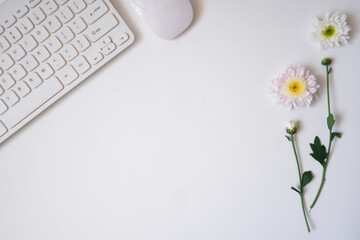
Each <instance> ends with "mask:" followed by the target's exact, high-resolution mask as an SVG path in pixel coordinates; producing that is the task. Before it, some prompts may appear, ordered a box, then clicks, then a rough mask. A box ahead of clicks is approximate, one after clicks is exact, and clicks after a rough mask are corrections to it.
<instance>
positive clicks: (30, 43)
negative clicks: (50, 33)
mask: <svg viewBox="0 0 360 240" xmlns="http://www.w3.org/2000/svg"><path fill="white" fill-rule="evenodd" d="M20 44H21V46H23V48H24V49H25V51H27V52H30V51H32V50H33V49H34V48H36V47H37V45H38V43H37V42H36V40H35V39H34V37H33V36H31V35H25V37H24V38H23V40H22V41H21V43H20Z"/></svg>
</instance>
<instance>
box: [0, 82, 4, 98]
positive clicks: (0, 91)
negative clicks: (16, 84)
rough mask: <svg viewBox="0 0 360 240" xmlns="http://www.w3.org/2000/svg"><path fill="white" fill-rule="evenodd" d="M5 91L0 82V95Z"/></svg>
mask: <svg viewBox="0 0 360 240" xmlns="http://www.w3.org/2000/svg"><path fill="white" fill-rule="evenodd" d="M4 92H5V90H4V89H3V88H2V87H1V84H0V96H1V95H3V94H4Z"/></svg>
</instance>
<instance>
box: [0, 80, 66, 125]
mask: <svg viewBox="0 0 360 240" xmlns="http://www.w3.org/2000/svg"><path fill="white" fill-rule="evenodd" d="M62 89H64V86H63V85H62V84H61V83H60V82H59V80H57V79H56V78H50V79H49V80H46V81H45V82H44V83H43V84H41V85H40V86H39V87H38V88H36V89H34V90H33V91H32V92H31V93H30V94H29V95H28V96H26V97H25V98H23V99H21V100H20V102H18V103H17V104H16V105H14V106H13V107H11V108H10V109H9V111H8V112H6V113H4V114H3V115H2V116H1V120H2V121H3V123H4V124H5V125H6V126H7V127H8V128H13V127H15V126H16V125H18V124H19V123H20V122H21V121H23V120H24V119H25V118H26V117H27V116H29V115H30V114H31V113H32V112H34V111H35V110H36V109H38V108H39V107H41V106H42V105H43V104H45V103H46V102H47V101H49V100H50V99H51V98H52V97H54V96H55V95H56V94H57V93H59V92H60V91H61V90H62Z"/></svg>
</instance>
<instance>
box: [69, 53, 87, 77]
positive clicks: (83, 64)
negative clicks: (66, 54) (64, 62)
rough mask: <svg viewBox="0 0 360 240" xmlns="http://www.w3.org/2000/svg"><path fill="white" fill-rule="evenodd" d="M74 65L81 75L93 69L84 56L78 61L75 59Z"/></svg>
mask: <svg viewBox="0 0 360 240" xmlns="http://www.w3.org/2000/svg"><path fill="white" fill-rule="evenodd" d="M73 65H74V68H75V69H76V71H77V72H78V73H80V74H83V73H85V72H87V71H88V70H89V69H90V67H91V66H90V64H89V63H88V61H86V59H85V58H84V57H83V56H80V57H78V58H77V59H75V60H74V63H73Z"/></svg>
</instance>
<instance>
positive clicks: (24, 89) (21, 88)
mask: <svg viewBox="0 0 360 240" xmlns="http://www.w3.org/2000/svg"><path fill="white" fill-rule="evenodd" d="M14 91H15V92H16V94H17V95H18V96H19V97H20V98H23V97H25V96H26V95H28V94H29V93H30V92H31V89H30V87H29V86H28V85H27V84H26V83H25V82H19V83H17V84H16V85H15V86H14Z"/></svg>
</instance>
